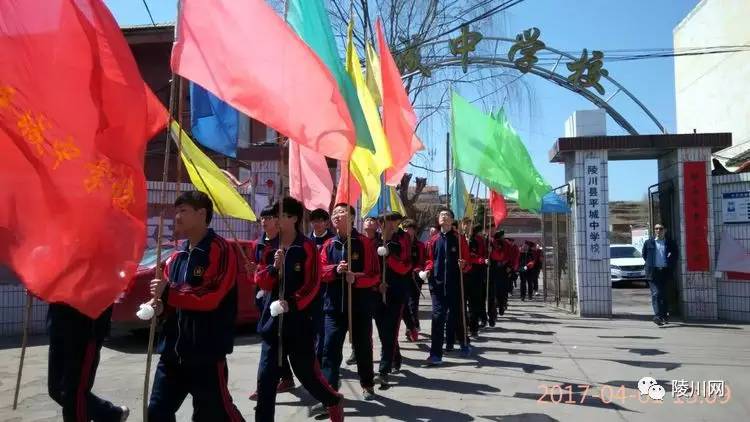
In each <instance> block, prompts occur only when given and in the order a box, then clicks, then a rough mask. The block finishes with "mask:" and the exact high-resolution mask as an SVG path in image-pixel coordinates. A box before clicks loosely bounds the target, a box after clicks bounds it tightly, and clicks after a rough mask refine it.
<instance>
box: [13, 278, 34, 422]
mask: <svg viewBox="0 0 750 422" xmlns="http://www.w3.org/2000/svg"><path fill="white" fill-rule="evenodd" d="M33 301H34V297H33V296H31V293H29V291H28V290H27V291H26V306H25V309H26V312H25V313H24V318H23V337H22V338H21V360H20V361H19V362H18V376H17V377H16V392H15V393H14V394H13V410H16V408H18V393H20V391H21V375H22V373H23V361H24V358H26V346H28V342H29V322H30V321H31V309H32V304H33Z"/></svg>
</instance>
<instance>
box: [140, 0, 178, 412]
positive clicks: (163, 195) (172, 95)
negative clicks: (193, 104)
mask: <svg viewBox="0 0 750 422" xmlns="http://www.w3.org/2000/svg"><path fill="white" fill-rule="evenodd" d="M178 10H179V6H178ZM175 33H176V30H175ZM176 81H177V75H175V74H174V73H173V74H172V84H171V86H170V89H169V119H168V120H167V136H166V139H165V141H164V143H165V145H164V165H163V170H162V178H161V192H160V195H159V196H160V197H159V203H160V204H161V205H162V207H161V210H160V211H159V228H158V229H157V232H156V233H157V234H156V269H155V273H154V277H155V278H159V277H160V276H161V274H162V263H161V253H162V248H161V244H162V237H163V233H164V209H165V208H166V206H165V204H166V203H167V181H168V180H169V179H168V176H169V155H170V153H171V145H172V142H170V139H169V137H170V133H171V130H172V120H173V118H174V110H175V102H176V96H177V93H176V89H175V82H176ZM154 299H158V298H156V297H154ZM156 320H157V318H156V315H154V316H153V317H152V318H151V321H150V323H149V329H148V346H147V349H146V374H145V376H144V378H143V409H142V410H143V421H144V422H148V401H149V387H150V386H151V361H152V359H153V354H154V335H155V333H156Z"/></svg>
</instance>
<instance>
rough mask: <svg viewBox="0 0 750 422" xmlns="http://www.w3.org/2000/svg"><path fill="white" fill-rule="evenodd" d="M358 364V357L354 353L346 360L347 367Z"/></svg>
mask: <svg viewBox="0 0 750 422" xmlns="http://www.w3.org/2000/svg"><path fill="white" fill-rule="evenodd" d="M356 363H357V356H356V355H355V354H354V352H352V354H351V355H349V357H348V358H347V359H346V364H347V365H355V364H356Z"/></svg>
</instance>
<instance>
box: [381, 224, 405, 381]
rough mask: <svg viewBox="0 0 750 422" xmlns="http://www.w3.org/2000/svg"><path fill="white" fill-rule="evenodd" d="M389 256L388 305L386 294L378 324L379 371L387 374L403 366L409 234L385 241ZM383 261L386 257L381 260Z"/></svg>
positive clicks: (399, 233)
mask: <svg viewBox="0 0 750 422" xmlns="http://www.w3.org/2000/svg"><path fill="white" fill-rule="evenodd" d="M385 247H386V248H388V255H387V256H386V257H385V282H386V284H387V286H388V290H387V291H386V296H385V303H383V300H382V295H380V296H379V299H380V300H378V302H377V304H376V305H375V323H376V325H377V327H378V335H379V336H380V345H381V348H380V366H379V368H378V371H379V373H380V374H382V375H387V374H388V373H390V372H391V370H393V369H394V368H400V367H401V351H400V350H399V346H398V331H399V327H400V326H401V316H402V315H403V313H404V305H405V304H406V301H407V298H408V296H409V292H410V290H411V287H412V284H413V282H412V279H411V270H412V264H411V240H410V239H409V235H408V234H406V232H405V231H403V230H401V229H398V230H397V231H396V232H395V233H393V235H392V236H391V238H390V239H389V240H388V241H386V242H385ZM381 259H382V258H381Z"/></svg>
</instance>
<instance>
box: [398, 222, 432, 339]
mask: <svg viewBox="0 0 750 422" xmlns="http://www.w3.org/2000/svg"><path fill="white" fill-rule="evenodd" d="M402 227H403V228H404V230H406V234H408V235H409V242H410V243H411V244H410V246H409V250H410V251H411V255H410V259H411V265H412V271H411V284H410V286H409V297H408V299H407V303H406V307H405V308H404V315H403V319H404V324H405V325H406V339H407V340H409V341H417V340H418V339H419V297H420V296H421V295H422V284H423V283H424V281H423V280H422V279H421V278H419V272H420V271H422V270H424V265H425V260H426V259H427V257H426V253H425V245H424V243H422V242H420V241H419V240H417V223H416V222H415V221H414V220H411V219H408V220H404V222H403V223H402Z"/></svg>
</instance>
